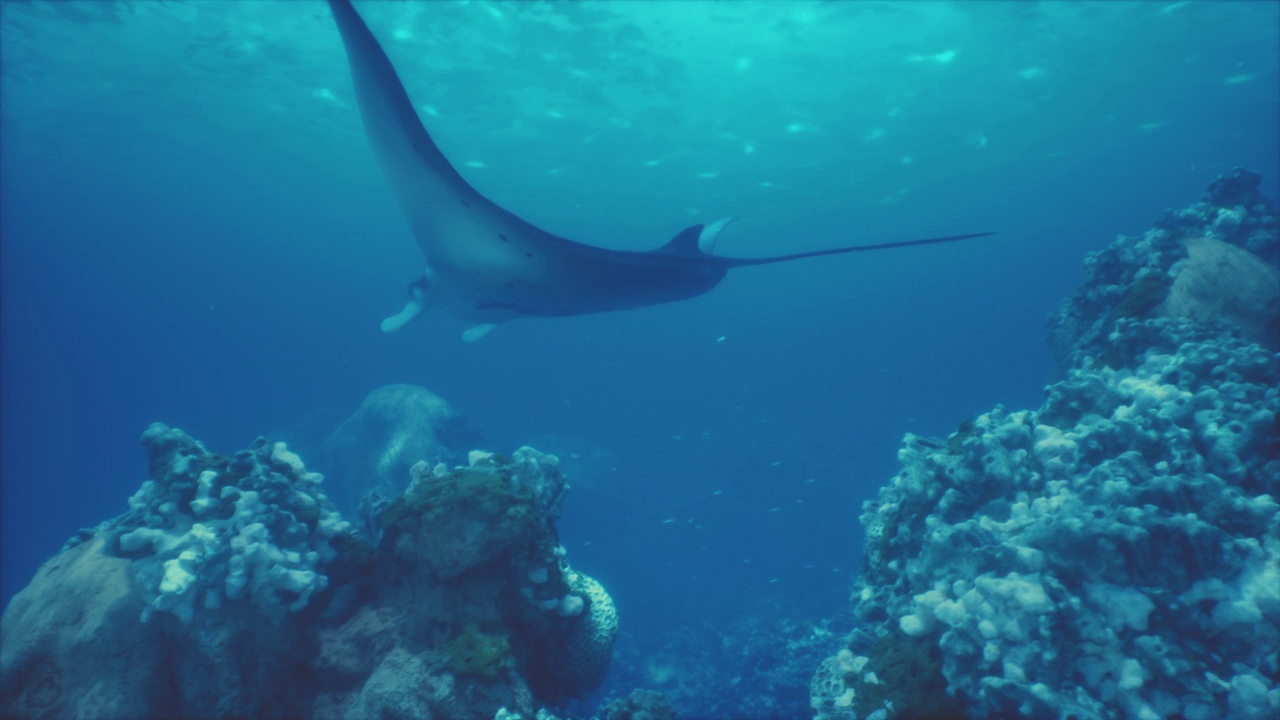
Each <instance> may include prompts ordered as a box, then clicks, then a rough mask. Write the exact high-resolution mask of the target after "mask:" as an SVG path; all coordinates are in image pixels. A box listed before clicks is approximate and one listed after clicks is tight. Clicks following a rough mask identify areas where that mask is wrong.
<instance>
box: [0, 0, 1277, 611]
mask: <svg viewBox="0 0 1280 720" xmlns="http://www.w3.org/2000/svg"><path fill="white" fill-rule="evenodd" d="M359 8H360V11H361V12H362V13H363V15H364V17H365V18H366V20H367V21H368V23H369V25H370V27H371V28H372V30H373V31H374V33H375V34H377V35H378V36H379V37H380V38H382V40H383V42H384V44H385V46H386V47H387V51H388V53H389V55H390V56H391V58H392V60H393V62H394V63H395V64H396V66H397V68H398V69H399V71H400V74H401V76H402V78H403V80H404V82H405V85H406V86H407V89H408V91H409V93H410V95H411V97H412V98H413V100H414V102H415V104H416V105H417V106H418V108H419V110H420V113H421V114H422V116H423V118H424V120H425V122H426V124H427V126H428V128H429V129H430V131H431V132H432V133H433V135H434V137H435V138H436V140H437V142H438V144H439V145H440V146H441V148H442V149H443V150H444V152H445V153H446V154H447V155H448V156H449V157H450V158H451V159H452V160H453V162H454V163H455V165H457V166H458V167H459V170H460V171H461V172H462V173H463V174H464V175H465V176H466V177H467V178H468V179H469V180H470V181H471V182H472V183H473V184H474V185H475V186H476V187H477V188H478V189H480V190H481V191H482V192H484V193H485V194H487V195H488V196H489V197H491V198H493V199H494V200H495V201H497V202H499V203H500V204H502V205H503V206H505V207H507V208H509V209H511V210H512V211H514V212H516V213H517V214H519V215H521V216H522V217H524V218H526V219H528V220H530V221H531V222H534V223H535V224H537V225H539V226H541V227H544V228H547V229H548V230H551V231H553V232H556V233H557V234H560V235H564V236H567V237H571V238H574V239H577V240H581V241H585V242H591V243H593V244H598V245H601V246H606V247H610V248H615V249H637V250H639V249H648V248H652V247H656V246H658V245H660V244H662V243H664V242H665V241H666V240H668V239H669V238H670V237H671V236H672V235H674V234H675V233H676V232H677V231H678V230H680V229H681V228H682V227H685V226H687V225H690V224H693V223H696V222H706V221H711V220H714V219H716V218H718V217H723V216H727V215H738V216H741V220H740V221H739V222H738V223H737V224H735V225H734V226H733V227H732V228H731V229H730V230H729V231H728V233H727V234H726V236H725V237H724V238H723V239H722V241H721V245H720V247H719V250H718V252H721V253H723V254H726V255H735V256H738V255H741V256H763V255H772V254H782V253H789V252H798V251H803V250H809V249H819V248H823V247H830V246H835V245H844V244H850V243H858V242H882V241H892V240H906V239H911V238H916V237H929V236H936V235H946V234H953V233H964V232H977V231H986V230H994V231H998V232H999V234H998V235H997V236H995V237H992V238H984V239H978V240H972V241H968V242H964V243H958V244H952V245H942V246H930V247H924V248H910V249H904V250H896V251H889V252H884V253H875V254H867V255H854V256H845V257H835V258H827V259H817V260H808V261H803V262H797V263H793V264H785V265H778V266H769V267H762V268H745V269H741V270H736V271H734V272H733V273H731V275H730V276H729V278H728V280H726V281H725V283H724V284H723V285H722V286H721V287H719V288H718V289H716V290H715V291H713V292H712V293H711V294H709V295H707V296H704V297H701V298H697V299H695V300H692V301H688V302H681V303H677V304H671V305H665V306H658V307H652V308H647V309H643V310H637V311H631V312H625V313H616V314H607V315H596V316H586V317H576V318H565V319H555V320H524V321H517V322H513V323H511V324H509V325H504V326H501V327H499V328H497V329H496V330H495V331H494V332H493V333H491V334H490V335H489V336H488V337H486V338H485V339H484V340H483V341H481V342H478V343H471V344H468V343H463V342H462V341H461V340H460V339H459V334H460V333H461V332H462V330H464V329H465V328H466V325H465V324H464V323H462V322H460V321H457V320H453V319H450V318H448V317H446V316H443V315H441V314H439V313H434V314H429V315H428V316H427V317H425V318H424V319H422V320H420V321H418V322H416V323H414V324H413V325H411V326H409V327H407V328H405V329H404V330H402V331H401V332H399V333H397V334H391V335H385V334H383V333H381V332H380V331H379V329H378V322H379V320H381V319H382V318H383V317H385V316H387V315H390V314H392V313H394V312H395V311H396V310H397V309H398V307H399V305H400V304H401V303H402V301H403V299H404V296H405V290H404V287H405V285H406V284H407V283H408V282H410V281H412V280H414V279H415V278H416V277H417V276H418V274H419V273H420V271H421V268H420V265H421V261H420V256H419V255H418V251H417V249H416V247H415V245H414V243H413V242H412V240H411V236H410V234H409V231H408V228H407V226H406V224H405V222H404V220H403V218H402V215H401V214H400V211H399V209H398V207H397V206H396V205H395V203H394V200H393V198H392V196H391V194H390V192H389V191H388V190H387V188H386V186H385V183H384V181H383V179H382V177H381V175H380V173H379V172H378V169H377V167H376V165H375V164H374V161H373V155H372V152H371V151H370V150H369V148H368V146H367V143H366V140H365V137H364V132H363V129H362V127H361V125H360V120H359V117H358V115H357V112H356V108H355V104H354V98H353V97H352V91H351V87H350V81H349V78H348V74H347V73H348V70H347V65H346V60H345V57H344V55H343V51H342V47H341V44H340V42H339V39H338V35H337V32H336V30H335V29H334V27H333V22H332V19H331V18H330V17H329V16H328V13H327V10H326V9H325V7H324V5H323V4H322V3H319V2H316V3H311V2H208V3H199V2H197V3H159V2H155V3H153V2H140V3H128V2H115V3H110V2H81V3H76V2H34V3H16V2H5V3H3V4H2V5H0V33H2V34H0V38H2V39H3V43H2V44H0V53H2V54H0V65H2V67H3V85H2V86H0V99H2V100H3V103H2V104H0V150H2V153H3V154H2V156H0V162H2V165H0V173H2V174H0V192H2V193H3V195H2V197H0V203H2V204H0V208H2V209H3V214H2V216H0V222H2V223H3V225H2V231H3V245H2V250H3V258H2V259H3V263H2V268H3V269H2V271H3V278H2V279H3V286H2V291H3V318H2V320H3V324H2V331H3V345H2V352H3V356H2V357H0V361H2V369H3V400H2V403H3V417H2V422H3V437H2V441H3V455H2V463H3V465H2V471H3V486H2V493H3V495H2V499H0V541H2V552H3V563H2V567H0V572H2V574H0V593H2V596H3V599H4V601H5V602H7V601H8V599H9V598H10V597H11V596H12V595H13V593H15V592H16V591H17V590H19V589H20V588H21V587H22V586H23V585H24V584H25V583H26V582H27V580H28V579H29V578H30V577H31V575H32V574H33V572H34V571H35V569H36V567H37V566H38V565H39V564H40V563H41V562H43V560H45V559H46V558H48V557H49V556H50V555H52V554H53V553H54V552H56V551H57V549H58V548H59V546H60V545H61V544H62V542H63V541H64V540H65V539H66V538H67V537H69V536H70V535H72V534H73V533H74V532H75V531H76V529H77V528H79V527H81V526H86V525H93V524H95V523H97V522H99V521H100V520H103V519H105V518H107V517H110V516H113V515H115V514H118V513H119V512H122V511H123V510H124V509H125V508H126V503H125V501H126V499H127V497H128V496H129V495H130V494H131V493H133V492H134V491H135V490H136V489H137V487H138V485H139V483H140V482H141V481H142V480H143V479H144V478H145V470H146V460H145V456H144V454H143V452H142V449H141V447H140V445H139V444H138V440H137V439H138V436H139V434H140V433H141V431H142V430H143V429H144V428H145V427H146V426H147V424H148V423H150V422H152V421H157V420H159V421H163V422H166V423H169V424H171V425H174V426H177V427H181V428H182V429H184V430H186V431H187V432H189V433H191V434H192V435H193V436H195V437H197V438H199V439H201V440H203V441H204V442H205V443H206V444H207V445H208V446H209V447H210V448H211V449H214V450H216V451H221V452H233V451H234V450H237V449H239V448H242V447H245V446H246V445H248V444H249V443H250V442H251V441H252V440H253V439H254V438H255V437H257V436H258V435H262V434H269V435H273V436H279V437H282V438H285V439H288V437H289V435H290V433H294V432H297V428H299V427H300V426H302V425H304V424H306V423H308V422H316V423H322V422H324V421H325V419H326V418H328V419H332V420H333V421H334V422H336V421H338V420H340V419H341V418H343V417H345V416H346V415H347V414H349V413H350V412H351V411H352V410H354V409H355V407H356V406H357V405H358V404H359V402H360V400H361V399H362V398H363V397H364V395H365V394H366V393H368V392H369V391H371V390H373V389H375V388H378V387H380V386H382V385H386V384H389V383H396V382H400V383H413V384H419V385H422V386H425V387H427V388H429V389H431V390H432V391H434V392H436V393H438V394H440V395H441V396H443V397H444V398H445V399H446V400H448V401H449V402H450V403H452V404H453V405H454V406H455V407H456V408H458V409H459V410H462V411H465V412H466V413H467V414H468V415H469V417H470V418H471V420H472V422H473V423H474V424H475V425H476V426H478V428H479V429H480V430H481V432H482V433H483V434H484V436H485V437H486V438H487V441H488V443H489V444H490V445H491V446H492V448H494V449H500V450H510V449H513V448H515V447H518V446H519V445H521V444H531V445H534V446H535V447H538V448H540V449H542V450H546V451H550V452H555V453H557V454H559V455H560V456H561V457H562V458H564V460H565V464H566V469H567V471H568V473H569V475H570V478H569V479H570V482H571V483H572V485H573V490H572V492H571V494H570V496H569V499H568V501H567V505H566V512H565V515H564V517H563V518H562V519H561V521H560V524H559V527H560V533H561V537H562V540H563V541H564V544H565V546H566V548H567V549H568V550H569V553H570V557H571V558H572V559H573V562H574V564H575V565H576V566H578V567H581V568H583V569H586V570H588V571H589V572H590V573H591V574H592V575H593V576H595V577H596V578H597V579H599V580H600V581H601V582H602V583H603V584H604V585H605V586H606V587H607V588H608V589H609V591H610V592H611V593H612V595H613V597H614V599H615V601H616V602H617V604H618V606H619V610H620V612H621V614H622V618H623V627H624V630H625V632H627V633H630V634H632V635H635V636H641V637H642V636H645V635H646V634H653V633H657V632H661V631H663V630H666V629H669V628H673V627H681V626H688V625H693V624H697V623H703V622H708V621H724V619H725V618H731V617H735V616H743V615H749V614H751V613H758V612H761V610H760V608H762V607H767V608H769V609H770V612H772V613H779V614H786V615H788V616H792V617H796V618H802V619H817V618H824V617H829V616H831V615H832V614H834V613H835V612H838V611H839V610H840V609H841V608H842V607H843V606H844V605H845V600H846V597H847V594H848V590H849V587H850V584H851V581H852V578H853V575H854V573H856V572H857V570H858V567H859V562H860V561H859V557H860V553H861V542H862V540H861V537H862V529H861V528H860V527H859V525H858V523H857V520H856V518H857V515H858V512H859V507H860V504H861V502H862V501H864V500H867V499H870V498H871V497H873V496H874V495H875V493H876V491H877V489H878V488H879V486H880V485H881V484H883V483H884V482H885V481H886V480H887V479H888V478H889V477H890V476H891V475H892V474H893V473H894V471H895V468H896V458H895V453H896V451H897V448H898V446H899V442H900V439H901V437H902V435H903V434H904V433H907V432H912V433H917V434H930V435H945V434H947V433H949V432H951V431H952V430H954V428H955V427H956V425H957V424H958V423H959V422H960V421H961V420H963V419H965V418H967V417H970V416H972V415H973V414H974V413H976V412H979V411H982V410H985V409H987V408H989V407H990V406H991V405H993V404H995V403H1003V404H1005V405H1006V406H1009V407H1015V408H1016V407H1029V406H1035V405H1037V404H1038V403H1039V401H1040V398H1041V393H1042V388H1043V385H1044V383H1045V381H1046V380H1047V379H1048V378H1049V377H1050V376H1051V374H1052V372H1053V367H1052V362H1051V359H1050V357H1049V353H1048V351H1047V349H1046V347H1045V345H1044V344H1043V342H1042V335H1043V332H1044V318H1045V316H1046V314H1047V313H1048V312H1049V311H1050V310H1051V309H1052V308H1053V306H1054V305H1055V304H1056V302H1057V301H1058V300H1059V299H1060V298H1062V297H1064V296H1065V295H1067V294H1068V293H1069V292H1070V290H1071V289H1072V288H1073V287H1075V285H1076V284H1077V283H1078V282H1079V279H1080V276H1081V272H1080V268H1081V263H1082V260H1083V257H1084V255H1085V253H1086V252H1088V251H1090V250H1095V249H1098V248H1100V247H1102V246H1104V245H1105V244H1106V243H1107V242H1108V241H1109V240H1110V239H1111V238H1112V236H1113V235H1114V234H1116V233H1138V232H1141V231H1142V230H1144V229H1145V228H1146V227H1148V226H1149V224H1150V222H1151V221H1152V220H1153V219H1155V218H1156V217H1157V216H1159V214H1160V213H1161V212H1162V211H1163V210H1164V209H1165V208H1168V207H1180V206H1182V205H1185V204H1188V203H1190V202H1192V201H1194V200H1195V199H1197V198H1198V197H1199V196H1200V194H1201V192H1202V191H1203V188H1204V186H1205V185H1206V184H1207V183H1208V182H1209V181H1210V180H1212V179H1213V178H1214V177H1215V176H1217V175H1218V174H1220V173H1222V172H1224V171H1225V170H1226V169H1228V168H1230V167H1232V166H1236V165H1243V166H1248V167H1253V168H1255V169H1258V170H1260V171H1261V172H1262V173H1263V174H1264V177H1265V181H1264V182H1265V185H1264V193H1265V194H1267V195H1269V196H1271V197H1274V196H1275V195H1276V190H1275V189H1276V186H1277V185H1276V177H1277V175H1278V174H1280V167H1278V163H1277V156H1278V154H1280V147H1278V142H1277V134H1278V133H1277V128H1280V117H1278V116H1277V99H1278V98H1277V87H1280V82H1277V66H1278V65H1280V57H1278V55H1280V52H1278V49H1277V48H1278V46H1280V38H1278V36H1277V26H1278V21H1280V17H1278V16H1280V5H1277V4H1276V3H1269V2H1244V3H1231V2H1225V3H1191V2H1174V3H1157V2H1152V3H1078V4H1067V3H1035V4H1030V3H1028V4H1012V3H1008V4H1006V3H972V4H969V3H923V2H921V3H897V2H890V3H734V4H724V3H701V2H690V3H674V2H666V3H640V2H635V3H584V4H572V5H570V4H530V5H523V4H522V5H516V4H509V3H492V2H490V3H486V2H471V3H458V4H454V3H421V4H419V3H382V2H366V3H363V4H360V6H359ZM316 469H317V470H319V471H321V472H323V471H324V468H323V467H318V468H316Z"/></svg>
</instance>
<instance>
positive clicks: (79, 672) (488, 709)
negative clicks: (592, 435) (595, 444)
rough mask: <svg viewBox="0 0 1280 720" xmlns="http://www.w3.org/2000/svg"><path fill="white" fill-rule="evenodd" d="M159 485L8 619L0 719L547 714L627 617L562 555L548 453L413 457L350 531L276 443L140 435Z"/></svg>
mask: <svg viewBox="0 0 1280 720" xmlns="http://www.w3.org/2000/svg"><path fill="white" fill-rule="evenodd" d="M142 440H143V444H144V446H145V447H146V449H147V451H148V453H149V454H150V458H151V461H150V475H151V478H150V479H149V480H147V481H146V482H144V483H143V485H142V487H141V489H140V490H139V491H138V492H137V493H136V494H135V495H134V496H133V497H132V498H131V499H130V501H129V505H130V510H129V511H128V512H127V513H125V514H124V515H121V516H119V517H117V518H114V519H112V520H109V521H107V522H104V523H102V524H101V525H99V526H98V527H97V528H94V529H91V530H85V531H82V532H81V534H80V536H78V537H77V538H75V539H73V540H72V541H71V542H69V543H68V544H67V546H66V547H65V548H64V549H63V551H62V552H61V553H59V555H57V556H56V557H54V558H53V559H51V560H50V561H49V562H47V563H46V564H45V565H44V566H43V567H42V568H41V570H40V572H39V573H38V574H37V576H36V578H35V580H34V581H33V582H32V583H31V585H29V586H28V587H27V588H26V589H24V590H23V591H22V592H20V593H19V594H18V596H17V597H15V598H14V600H13V602H12V603H11V604H10V606H9V608H8V609H7V610H6V612H5V614H4V617H3V619H2V620H0V633H2V634H3V638H4V644H3V648H0V677H2V678H3V685H2V686H0V708H2V709H3V711H2V714H3V715H4V716H6V717H9V716H12V717H34V716H64V715H65V716H85V717H139V718H145V717H156V718H168V717H187V716H200V717H263V718H271V717H291V718H293V717H312V718H362V717H368V718H385V717H422V718H433V719H436V720H455V719H456V720H464V719H465V720H481V719H483V720H488V719H489V718H493V717H495V715H499V716H503V717H508V718H515V717H529V718H533V717H538V718H554V716H553V715H551V713H550V712H548V711H546V710H545V708H543V709H539V706H540V705H560V704H563V703H564V702H565V701H567V700H568V699H570V698H573V697H578V696H581V695H584V694H585V693H588V692H590V691H591V690H592V689H594V688H595V687H596V686H597V685H599V684H600V683H601V681H602V680H603V678H604V675H605V673H606V672H607V670H608V668H609V664H610V661H611V658H612V646H613V641H614V638H615V637H616V635H617V631H618V625H617V613H616V611H615V610H614V607H613V602H612V600H611V599H610V598H609V595H608V593H607V592H606V591H605V590H604V588H603V587H601V586H600V584H599V583H597V582H595V581H594V580H592V579H591V578H590V577H588V576H587V575H585V574H583V573H581V572H578V571H576V570H574V569H572V568H570V567H569V565H568V563H567V562H566V558H565V552H564V549H563V548H562V547H561V546H560V545H559V542H558V540H557V537H556V532H555V526H554V521H555V519H556V518H558V517H559V516H560V512H561V503H562V502H563V499H564V497H565V494H566V492H567V490H568V485H567V483H566V482H565V479H564V476H563V475H562V474H561V473H560V471H559V469H558V462H557V460H556V458H555V457H554V456H550V455H544V454H541V453H539V452H537V451H536V450H533V449H531V448H520V449H519V450H517V451H516V452H515V453H513V454H512V455H511V456H510V457H505V456H499V455H494V454H492V453H487V452H473V453H471V455H470V457H469V462H468V464H467V465H465V466H456V467H452V468H450V467H449V466H446V465H444V464H436V465H434V466H429V465H428V464H427V463H426V462H418V463H417V464H416V465H414V466H413V467H412V468H411V469H410V470H409V471H408V472H407V473H406V474H407V475H408V476H409V479H410V482H409V483H408V488H407V489H406V490H405V492H404V493H403V494H398V495H397V496H395V497H393V498H390V499H387V498H379V497H377V496H373V497H371V498H370V502H369V503H368V504H367V505H366V508H365V511H366V518H367V522H366V524H367V525H368V526H369V527H370V528H371V529H372V530H373V534H372V535H371V536H365V535H363V534H361V533H358V532H356V531H354V530H353V529H352V527H351V525H350V524H349V523H348V522H346V521H344V520H343V519H342V517H341V516H340V514H339V513H338V512H336V511H335V509H334V507H333V504H332V503H331V502H330V501H329V499H328V498H327V496H326V495H325V493H324V492H323V491H322V490H321V487H322V484H321V483H322V480H323V478H322V477H321V476H320V475H319V474H317V473H313V472H309V471H308V470H307V468H306V466H305V465H304V464H303V462H302V460H301V458H300V457H299V456H298V455H296V454H295V453H293V452H292V451H290V450H289V449H288V448H287V447H286V446H285V445H284V443H280V442H273V441H271V440H267V439H265V438H260V439H258V440H257V441H256V442H254V443H253V445H252V447H251V448H250V449H248V450H245V451H242V452H240V453H238V454H236V455H235V456H234V457H225V456H221V455H217V454H215V453H210V452H209V451H207V450H206V449H205V448H204V447H203V446H202V445H201V444H200V443H199V442H197V441H195V440H193V439H192V438H190V437H188V436H187V435H186V434H184V433H182V432H181V431H179V430H176V429H172V428H169V427H166V426H164V425H160V424H155V425H152V426H151V427H150V428H148V430H147V431H146V432H145V433H144V434H143V438H142Z"/></svg>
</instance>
